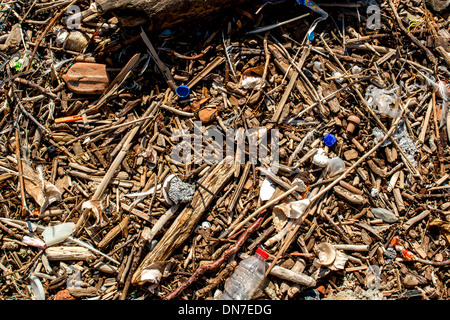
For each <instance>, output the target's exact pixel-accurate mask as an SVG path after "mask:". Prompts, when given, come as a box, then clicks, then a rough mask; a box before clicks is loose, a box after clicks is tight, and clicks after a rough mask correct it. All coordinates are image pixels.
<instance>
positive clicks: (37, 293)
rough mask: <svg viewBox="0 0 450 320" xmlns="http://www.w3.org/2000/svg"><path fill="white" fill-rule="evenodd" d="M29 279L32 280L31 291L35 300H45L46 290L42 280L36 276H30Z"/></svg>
mask: <svg viewBox="0 0 450 320" xmlns="http://www.w3.org/2000/svg"><path fill="white" fill-rule="evenodd" d="M28 281H29V282H30V291H31V293H32V295H33V300H45V291H44V287H43V286H42V283H41V280H39V278H38V277H36V276H30V278H29V279H28Z"/></svg>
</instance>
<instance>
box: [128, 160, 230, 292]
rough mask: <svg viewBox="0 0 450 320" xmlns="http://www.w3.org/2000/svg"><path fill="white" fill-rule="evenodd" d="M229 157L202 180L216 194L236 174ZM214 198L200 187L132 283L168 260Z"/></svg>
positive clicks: (145, 259) (138, 280)
mask: <svg viewBox="0 0 450 320" xmlns="http://www.w3.org/2000/svg"><path fill="white" fill-rule="evenodd" d="M225 163H231V159H230V158H229V157H227V158H225V159H224V160H223V161H222V163H220V164H218V165H217V167H216V168H215V169H214V170H213V171H212V172H211V174H210V175H209V176H208V177H207V178H206V179H205V181H203V182H202V185H203V186H204V187H205V188H206V189H208V190H209V191H211V192H212V193H214V194H217V193H218V192H219V191H220V190H221V189H222V188H223V187H224V186H225V185H226V184H227V183H228V181H229V180H230V178H231V177H232V176H233V174H234V166H233V165H232V164H225ZM213 200H214V197H213V195H211V194H210V193H209V192H207V191H206V190H204V189H203V188H199V189H198V190H197V191H196V192H195V194H194V197H193V199H192V201H191V205H190V206H187V207H186V208H185V209H184V210H183V211H182V212H181V213H180V214H179V215H178V217H177V218H176V219H175V221H174V222H173V223H172V225H171V226H170V228H169V229H168V230H167V231H166V233H165V234H164V236H163V237H162V238H161V240H160V241H159V242H158V244H157V245H156V246H155V248H154V249H153V250H152V251H151V252H150V253H149V254H148V255H147V256H146V257H145V258H144V259H143V261H142V263H141V265H140V266H139V267H138V268H137V269H136V272H135V273H134V274H133V278H132V280H131V281H132V283H133V284H135V285H140V284H142V283H143V282H142V281H141V280H140V277H141V272H142V270H143V269H144V268H145V267H146V266H148V265H150V264H151V263H153V262H155V261H163V260H167V259H168V258H169V257H170V255H171V254H172V253H173V251H174V250H175V249H177V248H178V247H179V246H180V245H181V244H183V242H184V241H185V240H186V239H187V238H188V237H189V236H190V234H191V233H192V232H193V230H194V228H195V226H196V225H197V223H198V221H199V219H200V218H201V216H202V215H203V213H204V212H205V211H206V210H207V209H208V207H209V205H210V204H211V202H212V201H213Z"/></svg>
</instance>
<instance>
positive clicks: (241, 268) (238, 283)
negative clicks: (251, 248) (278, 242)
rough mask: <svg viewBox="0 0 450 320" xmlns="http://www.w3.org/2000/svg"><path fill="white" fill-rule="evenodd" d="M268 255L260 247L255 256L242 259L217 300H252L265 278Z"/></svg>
mask: <svg viewBox="0 0 450 320" xmlns="http://www.w3.org/2000/svg"><path fill="white" fill-rule="evenodd" d="M268 256H269V255H268V254H267V252H265V251H264V250H263V249H261V248H258V249H256V253H255V254H254V255H253V256H251V257H248V258H246V259H244V260H242V261H241V262H240V263H239V265H238V266H237V267H236V270H235V271H234V273H233V274H232V275H231V277H230V278H229V279H228V280H227V281H226V282H225V287H224V290H223V292H222V293H221V294H220V295H219V296H217V297H216V299H215V300H250V299H251V298H252V296H253V295H254V293H255V292H256V290H257V289H258V287H259V285H260V284H261V283H262V281H263V280H264V274H265V272H266V269H267V266H266V260H267V258H268Z"/></svg>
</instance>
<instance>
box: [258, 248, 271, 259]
mask: <svg viewBox="0 0 450 320" xmlns="http://www.w3.org/2000/svg"><path fill="white" fill-rule="evenodd" d="M256 253H257V254H259V255H260V256H261V257H262V258H263V259H267V258H268V257H269V254H268V253H267V252H265V251H264V250H263V249H261V248H258V249H256Z"/></svg>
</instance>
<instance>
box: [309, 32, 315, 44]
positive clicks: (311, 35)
mask: <svg viewBox="0 0 450 320" xmlns="http://www.w3.org/2000/svg"><path fill="white" fill-rule="evenodd" d="M314 37H315V34H314V31H311V32H310V33H308V41H309V42H313V40H314Z"/></svg>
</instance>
